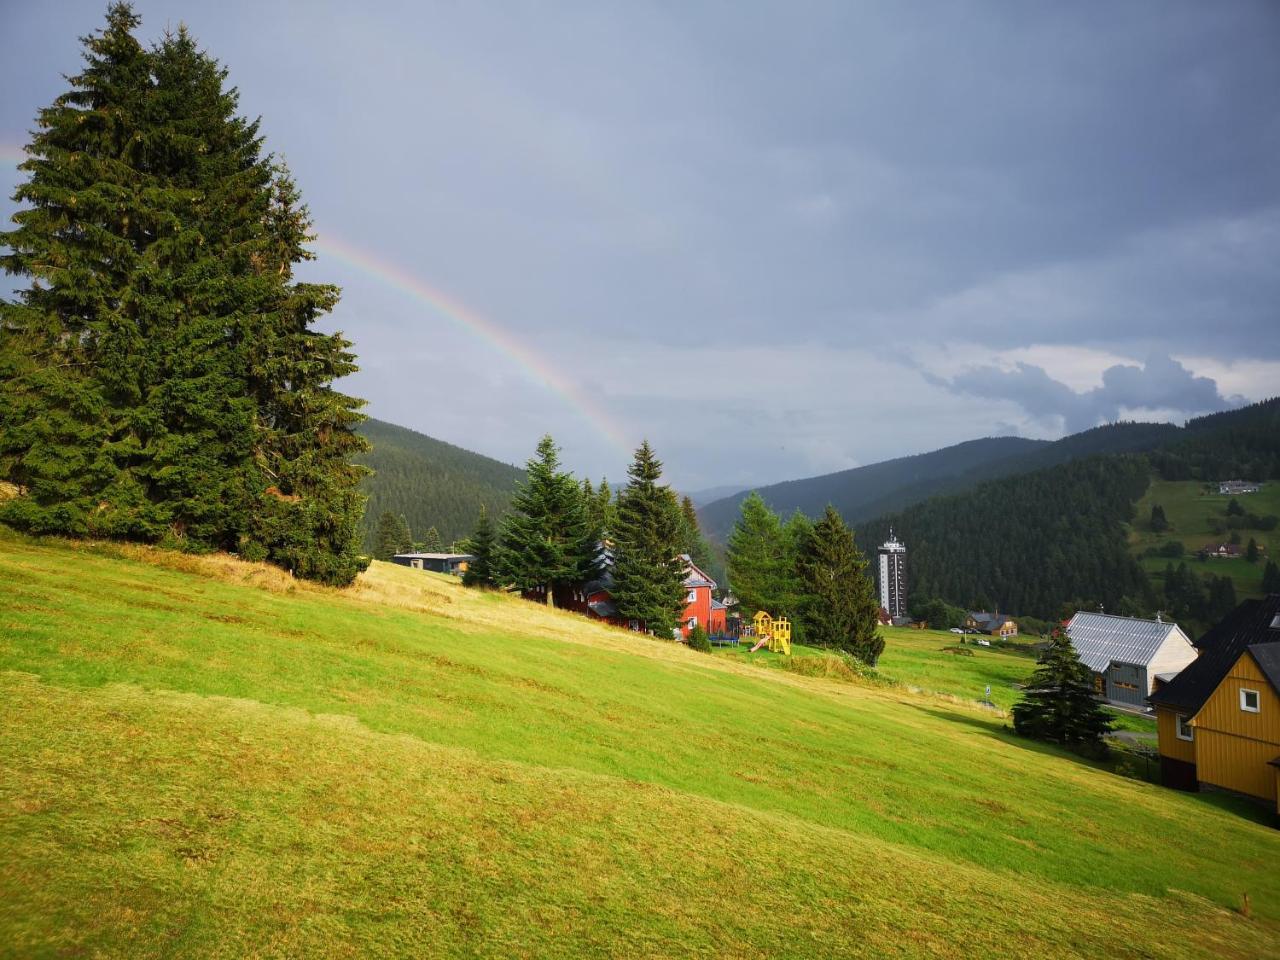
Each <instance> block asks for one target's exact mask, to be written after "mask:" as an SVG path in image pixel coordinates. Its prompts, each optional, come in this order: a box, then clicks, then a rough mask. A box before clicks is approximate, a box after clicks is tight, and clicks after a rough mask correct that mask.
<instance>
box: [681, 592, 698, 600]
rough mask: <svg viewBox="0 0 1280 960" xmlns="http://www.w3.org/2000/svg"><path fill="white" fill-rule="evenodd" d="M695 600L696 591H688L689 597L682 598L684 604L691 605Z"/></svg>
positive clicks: (696, 596)
mask: <svg viewBox="0 0 1280 960" xmlns="http://www.w3.org/2000/svg"><path fill="white" fill-rule="evenodd" d="M697 599H698V591H697V590H690V591H689V595H688V596H687V597H685V598H684V602H685V603H693V602H694V601H696V600H697Z"/></svg>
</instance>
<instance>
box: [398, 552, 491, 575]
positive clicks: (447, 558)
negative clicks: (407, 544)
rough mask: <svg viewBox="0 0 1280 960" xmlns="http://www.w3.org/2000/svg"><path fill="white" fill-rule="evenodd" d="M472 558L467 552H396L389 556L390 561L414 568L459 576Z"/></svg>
mask: <svg viewBox="0 0 1280 960" xmlns="http://www.w3.org/2000/svg"><path fill="white" fill-rule="evenodd" d="M474 559H475V557H473V556H472V555H471V554H469V553H397V554H396V555H395V556H394V557H392V558H391V562H392V563H398V564H400V566H402V567H412V568H413V569H414V570H431V571H434V572H435V573H451V574H453V575H454V576H458V577H460V576H462V574H464V573H465V572H466V570H467V567H468V566H470V564H471V561H472V560H474Z"/></svg>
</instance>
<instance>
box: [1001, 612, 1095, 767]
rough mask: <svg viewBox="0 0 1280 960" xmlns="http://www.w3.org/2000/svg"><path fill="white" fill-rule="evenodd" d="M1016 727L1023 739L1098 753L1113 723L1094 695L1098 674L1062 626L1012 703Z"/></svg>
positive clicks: (1050, 638)
mask: <svg viewBox="0 0 1280 960" xmlns="http://www.w3.org/2000/svg"><path fill="white" fill-rule="evenodd" d="M1013 727H1014V729H1015V730H1017V731H1018V733H1020V734H1022V735H1023V736H1024V737H1034V738H1035V739H1037V740H1048V741H1050V742H1052V743H1059V744H1062V745H1063V746H1067V747H1072V748H1075V749H1083V750H1086V751H1089V752H1097V751H1101V750H1104V749H1105V744H1104V743H1103V737H1104V736H1106V734H1107V733H1109V732H1110V731H1111V719H1110V717H1108V716H1107V713H1106V711H1105V710H1104V709H1103V708H1102V705H1101V704H1100V703H1099V702H1098V701H1097V699H1096V698H1095V697H1094V695H1093V675H1092V673H1091V672H1090V671H1089V668H1088V667H1087V666H1085V665H1084V664H1083V663H1082V662H1081V661H1080V657H1079V655H1078V654H1077V653H1076V651H1075V648H1074V647H1073V646H1072V645H1071V638H1070V637H1068V636H1067V633H1066V631H1065V630H1063V629H1062V628H1061V627H1055V628H1054V630H1053V632H1052V633H1051V634H1050V635H1049V644H1048V646H1047V647H1045V650H1044V652H1043V653H1042V654H1041V655H1040V659H1039V661H1038V666H1037V668H1036V671H1035V673H1033V674H1032V675H1031V679H1030V680H1028V681H1027V685H1026V688H1025V689H1024V690H1023V693H1022V699H1021V700H1019V701H1018V702H1017V703H1015V704H1014V705H1013Z"/></svg>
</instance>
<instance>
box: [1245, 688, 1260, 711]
mask: <svg viewBox="0 0 1280 960" xmlns="http://www.w3.org/2000/svg"><path fill="white" fill-rule="evenodd" d="M1240 709H1241V710H1243V711H1245V713H1257V712H1258V711H1259V709H1261V706H1260V701H1259V700H1258V691H1257V690H1241V691H1240Z"/></svg>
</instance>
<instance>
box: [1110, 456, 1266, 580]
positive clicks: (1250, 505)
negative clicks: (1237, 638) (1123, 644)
mask: <svg viewBox="0 0 1280 960" xmlns="http://www.w3.org/2000/svg"><path fill="white" fill-rule="evenodd" d="M1212 489H1213V490H1214V491H1216V490H1217V485H1216V484H1214V485H1212ZM1231 499H1232V498H1231V497H1224V496H1220V495H1219V494H1218V493H1216V492H1213V493H1208V494H1206V493H1205V492H1204V484H1202V483H1201V482H1200V481H1198V480H1185V481H1184V480H1177V481H1173V480H1153V481H1152V482H1151V486H1150V487H1148V488H1147V492H1146V494H1145V495H1144V496H1143V498H1142V499H1141V500H1140V501H1138V505H1137V507H1136V508H1135V509H1136V512H1135V514H1134V517H1135V519H1134V522H1133V524H1131V528H1130V532H1129V544H1130V547H1131V549H1132V550H1133V552H1134V554H1135V555H1139V556H1140V555H1141V554H1142V553H1143V552H1144V551H1145V550H1146V549H1147V548H1149V547H1153V546H1160V545H1161V544H1163V543H1166V542H1167V541H1170V540H1178V541H1181V542H1182V544H1183V545H1184V546H1185V547H1186V550H1187V556H1186V557H1185V558H1184V559H1185V560H1186V562H1187V564H1188V565H1189V566H1190V567H1191V568H1192V569H1193V570H1195V571H1197V572H1198V573H1213V574H1215V575H1217V576H1224V575H1225V576H1230V577H1231V579H1232V580H1233V581H1234V582H1235V588H1236V596H1238V597H1240V598H1241V599H1244V598H1245V597H1251V596H1261V594H1262V570H1263V567H1264V566H1265V558H1266V557H1273V558H1274V556H1275V550H1276V548H1277V546H1280V529H1277V530H1271V531H1267V532H1263V531H1261V530H1241V531H1239V532H1240V538H1241V541H1242V544H1247V543H1248V542H1249V538H1250V537H1252V538H1254V539H1255V540H1257V541H1258V544H1259V546H1261V547H1263V548H1264V550H1265V553H1264V555H1263V556H1264V560H1263V561H1261V562H1258V563H1249V562H1248V561H1246V560H1244V559H1243V558H1241V559H1238V560H1197V559H1196V557H1195V554H1196V551H1198V550H1199V549H1200V548H1201V547H1204V546H1206V545H1207V544H1210V543H1222V542H1223V541H1225V540H1227V539H1228V537H1229V536H1230V534H1229V533H1226V534H1216V533H1214V532H1213V530H1212V529H1210V526H1209V523H1210V521H1211V520H1213V519H1215V518H1216V519H1223V518H1224V517H1225V511H1226V508H1227V504H1228V503H1229V502H1230V501H1231ZM1234 499H1236V500H1238V501H1239V502H1240V505H1241V506H1242V507H1244V509H1245V510H1246V511H1248V512H1249V513H1252V514H1256V515H1258V516H1266V515H1268V514H1272V515H1276V516H1280V484H1276V483H1268V484H1265V485H1264V486H1263V488H1262V489H1261V490H1260V491H1259V492H1257V493H1251V494H1247V495H1245V496H1240V497H1236V498H1234ZM1157 503H1158V504H1160V505H1161V506H1162V507H1164V512H1165V517H1166V518H1167V519H1168V521H1169V524H1170V529H1169V530H1168V531H1166V532H1164V533H1155V532H1153V531H1152V530H1151V526H1150V519H1151V507H1152V505H1154V504H1157ZM1170 562H1171V561H1170V559H1169V558H1166V557H1143V558H1142V565H1143V567H1144V568H1146V570H1147V572H1148V573H1153V574H1160V573H1163V572H1164V569H1165V566H1166V565H1167V564H1168V563H1170ZM1172 563H1173V564H1174V565H1175V566H1176V565H1177V564H1178V561H1177V560H1173V561H1172Z"/></svg>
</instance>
